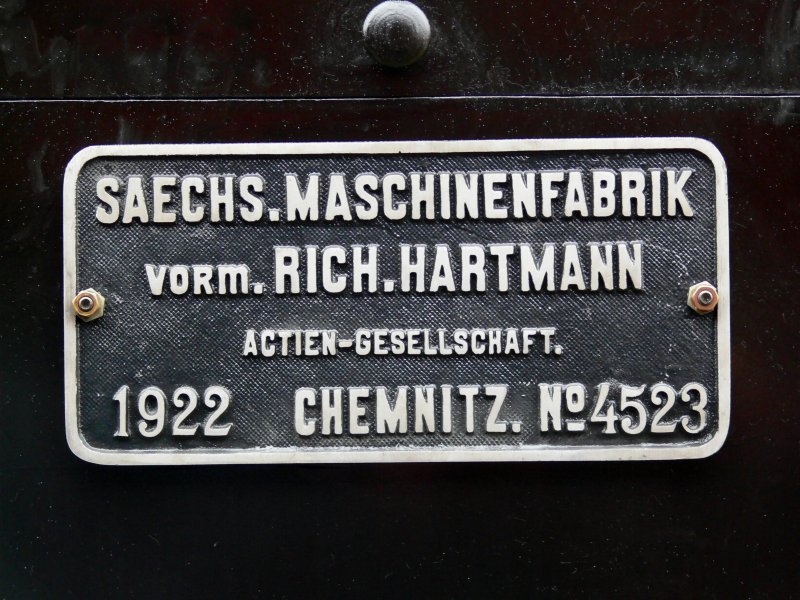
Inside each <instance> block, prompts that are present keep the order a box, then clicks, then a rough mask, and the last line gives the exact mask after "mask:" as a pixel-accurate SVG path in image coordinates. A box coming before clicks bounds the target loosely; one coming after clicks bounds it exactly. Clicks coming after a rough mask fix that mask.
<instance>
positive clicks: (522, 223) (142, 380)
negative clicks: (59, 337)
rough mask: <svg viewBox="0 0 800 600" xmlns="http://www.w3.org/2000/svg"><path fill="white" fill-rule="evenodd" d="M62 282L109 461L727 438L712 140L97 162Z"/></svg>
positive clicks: (82, 389) (465, 453)
mask: <svg viewBox="0 0 800 600" xmlns="http://www.w3.org/2000/svg"><path fill="white" fill-rule="evenodd" d="M703 282H705V284H704V285H705V287H707V288H708V289H706V290H704V293H703V294H701V296H702V298H701V301H702V302H704V303H705V304H702V305H701V304H698V299H697V297H698V296H697V294H695V298H694V304H695V306H696V307H697V308H698V309H699V310H700V311H703V310H705V311H706V312H705V314H700V312H698V311H697V310H694V309H693V308H692V307H691V306H689V304H690V303H691V298H690V299H689V300H690V302H687V296H690V295H691V294H690V290H692V291H696V288H694V289H693V288H692V286H695V285H696V284H699V283H703ZM64 288H65V303H64V309H65V315H64V318H65V366H66V426H67V438H68V440H69V444H70V447H71V448H72V449H73V451H74V452H75V453H76V454H77V455H78V456H80V457H81V458H84V459H86V460H89V461H92V462H99V463H106V464H141V463H148V464H162V463H179V464H186V463H239V462H241V463H245V462H267V463H273V462H274V463H278V462H357V461H358V462H364V461H464V460H584V459H589V460H593V459H597V460H619V459H673V458H696V457H703V456H708V455H709V454H712V453H713V452H715V451H716V450H717V449H718V448H719V447H720V446H721V444H722V442H723V440H724V439H725V435H726V433H727V429H728V421H729V415H730V391H729V388H730V356H729V325H728V313H729V301H730V298H729V286H728V242H727V189H726V174H725V165H724V162H723V160H722V157H721V156H720V154H719V152H718V151H717V150H716V149H715V148H714V146H713V145H712V144H710V143H709V142H706V141H703V140H697V139H691V138H652V139H578V140H503V141H470V142H464V141H458V142H396V143H395V142H388V143H326V144H317V143H313V144H312V143H310V144H247V145H170V146H102V147H91V148H87V149H85V150H83V151H81V152H79V153H78V155H77V156H76V157H75V158H74V159H73V160H72V162H71V163H70V164H69V166H68V167H67V170H66V176H65V183H64ZM89 289H92V290H95V292H86V293H85V294H84V295H83V296H79V297H78V298H77V301H76V305H77V308H76V307H75V306H74V305H73V300H75V299H76V294H78V293H79V292H81V291H84V290H89ZM701 291H703V290H701ZM717 292H718V295H717ZM87 295H88V297H89V300H86V299H85V297H86V296H87ZM717 298H719V304H718V305H717V306H716V309H715V310H707V309H713V307H714V302H715V301H716V300H717ZM103 300H104V301H105V304H104V306H103V311H102V315H101V316H99V317H97V314H98V309H99V308H100V304H101V303H102V301H103ZM76 311H77V312H81V313H83V316H84V317H85V316H86V315H87V314H88V315H89V316H96V317H97V318H95V319H93V320H88V321H85V320H83V319H82V318H79V317H78V316H76Z"/></svg>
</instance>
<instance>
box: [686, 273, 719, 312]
mask: <svg viewBox="0 0 800 600" xmlns="http://www.w3.org/2000/svg"><path fill="white" fill-rule="evenodd" d="M686 303H687V304H688V305H689V307H690V308H691V309H692V310H694V311H695V312H696V313H698V314H701V315H705V314H707V313H710V312H712V311H713V310H714V309H715V308H716V307H717V304H718V303H719V293H718V292H717V288H715V287H714V286H713V285H711V284H710V283H709V282H708V281H701V282H700V283H695V284H694V285H693V286H692V287H690V288H689V294H688V296H687V298H686Z"/></svg>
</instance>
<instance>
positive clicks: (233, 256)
mask: <svg viewBox="0 0 800 600" xmlns="http://www.w3.org/2000/svg"><path fill="white" fill-rule="evenodd" d="M578 167H582V168H584V169H595V168H603V167H607V168H612V169H621V168H639V169H645V170H646V169H650V168H664V167H677V168H682V167H689V168H691V169H693V170H694V171H695V173H694V175H693V176H692V177H691V178H690V179H689V183H688V185H687V187H686V191H687V196H688V197H689V199H690V201H691V202H692V206H693V208H694V210H695V216H694V217H693V218H691V219H687V218H674V219H672V218H660V219H655V218H645V219H624V218H621V217H619V216H615V217H613V218H610V219H597V220H590V219H569V220H567V219H560V218H553V219H551V220H544V221H542V220H533V221H527V222H518V221H511V220H509V221H489V222H487V221H449V222H444V221H437V222H424V221H422V222H412V221H403V222H399V223H397V222H391V223H390V222H388V221H386V220H385V219H384V218H383V217H379V218H378V219H377V220H375V221H371V222H366V223H365V222H358V221H353V222H350V223H345V224H342V223H336V224H335V225H334V224H330V223H328V224H325V223H314V224H310V223H302V224H298V223H287V222H285V221H281V222H280V223H270V222H269V221H268V220H266V219H265V220H264V221H262V222H260V223H257V224H248V223H243V222H241V221H239V222H237V223H235V224H209V223H207V222H203V223H201V224H195V225H187V224H184V223H180V222H179V223H177V224H175V225H167V226H156V225H153V224H148V225H139V224H133V225H114V226H103V225H100V224H99V223H98V222H97V221H96V220H95V218H94V209H95V206H96V203H97V199H96V197H95V182H96V181H97V178H98V177H100V176H104V175H116V176H118V177H124V176H126V175H130V174H136V175H142V176H144V181H145V182H146V185H147V182H148V179H149V178H150V176H151V175H153V174H160V175H170V174H172V175H188V174H204V175H208V174H212V173H216V174H237V175H243V174H248V173H260V174H261V175H263V177H264V180H265V182H266V185H267V187H266V189H265V194H264V195H265V196H266V197H267V198H268V199H272V201H271V203H268V208H269V207H277V208H282V207H283V204H284V202H283V200H284V196H283V194H284V191H283V181H284V178H283V173H285V172H295V173H298V174H300V175H301V176H303V175H306V174H308V173H310V172H319V173H322V174H327V173H331V172H344V173H345V174H346V175H347V179H348V181H349V180H350V178H351V177H352V176H353V175H355V174H357V173H360V172H369V171H371V172H374V173H377V174H378V175H381V174H383V173H388V172H392V171H399V172H402V173H408V172H411V171H470V170H480V171H485V170H509V171H511V170H524V169H534V170H540V169H556V168H558V169H571V168H578ZM323 189H324V188H323ZM76 199H77V236H76V237H77V270H78V277H77V284H78V289H82V288H86V287H95V288H97V289H98V290H101V291H102V292H103V293H104V295H105V297H106V299H107V305H106V315H105V316H104V317H103V318H102V319H100V320H98V321H95V322H92V323H88V324H85V323H81V324H80V325H79V346H78V359H79V368H78V381H79V390H78V405H79V427H80V430H81V432H82V434H83V436H84V437H85V439H86V441H87V443H89V444H90V445H91V446H94V447H97V448H113V449H154V448H169V447H179V448H227V449H235V448H253V447H257V446H274V447H295V446H304V447H311V446H336V447H343V446H359V447H409V446H411V447H414V446H419V447H427V446H431V445H445V444H446V445H450V446H454V445H463V446H476V445H488V446H506V447H508V446H515V445H523V444H525V445H527V444H550V445H559V444H569V445H587V446H590V445H603V444H621V445H636V444H641V443H661V444H670V443H680V444H686V443H693V444H700V443H703V442H704V441H707V440H708V439H709V438H710V437H711V435H712V434H713V433H714V432H715V431H716V429H717V426H718V404H717V401H718V399H717V383H718V382H717V364H716V358H717V353H716V335H717V332H716V325H715V323H716V319H715V318H714V317H713V316H711V317H699V316H697V315H695V314H694V313H692V312H691V311H690V310H689V309H688V308H687V307H686V290H687V288H688V287H689V286H690V285H691V284H692V283H695V282H697V281H701V280H709V281H712V282H715V281H716V253H715V248H716V239H715V188H714V171H713V166H712V165H711V163H710V161H709V160H708V159H707V158H706V157H705V156H703V155H701V154H699V153H696V152H693V151H684V150H681V151H644V150H639V151H629V152H541V153H534V152H518V153H501V154H463V155H404V156H373V155H351V156H345V157H341V156H340V157H330V156H291V157H278V156H273V157H270V156H265V157H253V156H242V157H236V156H225V157H203V158H186V157H164V158H152V157H145V158H127V157H126V158H98V159H95V160H92V161H90V162H89V163H87V165H86V166H85V167H84V168H83V170H82V172H81V173H80V175H79V178H78V193H77V196H76ZM558 206H560V203H556V204H555V207H558ZM557 214H558V211H557V210H556V215H557ZM284 218H285V215H284ZM616 240H624V241H630V240H642V241H644V251H643V256H644V268H643V272H644V290H642V291H640V292H636V291H631V290H627V291H614V292H574V291H572V292H567V293H561V292H555V293H521V292H519V291H518V290H515V289H514V286H513V283H512V287H511V291H510V292H508V293H499V292H497V291H496V286H495V285H493V284H492V281H493V278H492V276H491V275H490V277H489V279H488V281H487V291H486V292H485V293H469V294H464V293H461V292H458V293H454V294H448V293H437V294H416V293H414V294H408V293H398V292H393V293H389V294H387V293H383V292H381V291H379V292H378V293H376V294H350V293H345V294H340V295H329V294H326V293H324V292H321V293H318V294H316V295H313V296H308V295H300V296H283V297H276V296H274V295H272V293H271V289H272V287H273V285H272V281H273V280H272V277H271V268H270V267H271V264H272V261H273V258H272V252H273V246H274V245H286V244H290V245H304V244H316V245H319V246H324V245H328V244H342V245H345V246H346V245H348V244H354V243H361V244H365V243H377V244H380V245H381V255H382V257H385V258H383V260H382V261H381V263H382V266H381V275H382V276H383V277H391V278H394V279H398V273H396V272H392V270H393V269H394V268H395V265H397V264H399V259H398V257H399V248H398V244H400V243H427V244H431V245H432V244H435V243H448V244H451V245H454V244H458V243H467V242H473V243H480V244H488V243H497V242H528V243H531V244H534V248H537V247H538V244H541V243H544V242H555V243H557V244H559V245H560V244H561V243H563V242H566V241H573V242H578V243H585V242H588V241H616ZM430 254H431V253H430V252H429V259H430V258H432V257H430ZM557 256H558V254H557ZM387 258H388V260H387ZM145 263H156V264H198V263H204V264H217V263H246V264H248V265H250V267H251V281H264V282H265V283H266V290H267V292H265V294H264V295H263V296H247V297H242V296H239V297H207V298H196V297H192V296H190V295H187V296H183V297H176V296H172V295H168V294H165V295H164V296H162V297H151V295H150V293H149V289H148V284H147V279H146V276H145V272H144V266H143V265H144V264H145ZM492 263H493V261H487V264H488V265H491V264H492ZM516 264H517V262H516V260H512V261H511V263H510V266H511V268H510V281H512V282H513V281H514V280H515V275H516V274H517V273H518V270H517V268H516ZM492 272H493V271H491V270H490V273H492ZM557 272H558V269H557ZM516 278H517V279H518V275H516ZM380 287H381V286H380V282H379V289H380ZM527 326H530V327H539V326H554V327H556V328H557V329H558V333H557V339H556V341H557V342H558V343H560V344H562V345H563V346H564V354H563V355H562V356H558V357H557V356H553V355H551V356H544V355H542V354H539V353H534V354H531V355H528V356H514V357H498V356H469V355H468V356H461V357H458V356H450V357H426V356H417V357H409V356H400V357H398V356H382V357H360V356H357V355H356V354H355V353H354V352H353V351H340V353H339V355H338V356H336V357H313V358H311V357H309V358H305V357H276V358H260V357H247V358H245V357H242V356H241V349H242V342H243V339H244V338H243V334H244V331H245V330H246V329H248V328H255V329H259V330H260V329H262V328H271V329H281V328H287V329H291V328H313V329H338V330H339V332H340V334H341V335H342V336H343V337H349V336H351V335H352V333H353V332H354V331H355V330H356V329H357V328H360V327H367V328H432V329H436V328H446V329H448V330H452V329H454V328H457V327H464V328H472V327H486V328H489V327H499V328H506V327H527ZM573 381H575V382H582V383H584V384H586V385H587V387H588V388H589V389H590V391H592V390H593V388H594V386H595V385H597V384H598V383H600V382H602V381H615V382H621V383H626V384H631V385H633V384H636V385H638V384H654V383H657V382H662V381H663V382H667V383H669V384H671V385H673V387H676V388H677V389H680V387H681V386H683V385H684V384H686V383H687V382H690V381H699V382H701V383H703V384H704V385H706V387H707V388H708V390H709V405H708V411H709V423H708V426H707V428H706V430H705V431H704V433H703V434H702V435H698V436H690V435H688V434H686V433H682V432H681V429H680V428H678V429H677V430H676V432H675V433H674V434H671V435H667V436H664V435H661V436H655V435H652V434H642V435H639V436H626V435H624V434H619V435H615V436H610V435H602V434H600V433H599V427H598V426H593V427H591V428H590V429H589V431H587V432H584V433H582V434H567V433H566V432H561V433H556V434H541V433H539V431H538V422H537V420H538V408H536V410H534V408H535V407H537V406H538V403H534V401H535V400H536V399H537V398H538V392H537V390H536V384H537V383H539V382H550V383H552V382H564V383H567V382H573ZM491 383H505V384H508V385H509V386H510V394H509V395H510V397H509V399H508V400H507V402H506V409H505V411H504V414H503V415H502V418H504V419H509V420H514V419H519V420H522V421H523V430H522V433H521V434H520V435H512V434H511V433H507V434H501V435H498V434H486V433H485V432H482V428H481V426H480V425H481V423H482V422H483V419H484V418H485V415H486V414H487V412H488V409H489V403H488V402H485V403H484V402H477V403H476V423H477V427H476V431H475V433H474V434H464V433H463V426H462V425H461V423H463V408H462V407H463V404H462V403H461V402H459V401H456V400H454V402H453V418H454V432H453V433H452V434H441V433H438V434H435V435H431V434H425V435H416V434H413V433H409V434H405V435H399V434H398V435H383V436H377V435H374V434H371V435H368V436H358V437H350V436H348V435H347V434H346V433H345V435H343V436H331V437H327V438H326V437H322V436H319V435H315V436H312V437H310V438H301V437H300V436H298V435H297V434H295V433H294V426H293V412H292V411H293V396H294V390H295V389H296V388H299V387H304V386H311V387H319V386H325V385H338V386H348V385H365V386H376V385H382V386H387V387H389V388H392V387H394V386H396V385H419V384H451V385H460V384H491ZM212 384H219V385H224V386H226V387H228V388H229V389H230V390H231V391H232V396H233V400H232V405H231V408H230V410H229V411H228V413H227V414H226V417H225V419H224V421H225V422H232V423H233V428H232V430H231V433H230V435H229V436H228V437H226V438H217V439H213V440H209V439H208V438H203V437H202V436H198V437H196V438H184V439H181V440H179V441H176V439H175V438H173V437H171V436H169V435H167V434H166V433H164V434H162V435H160V436H159V437H157V438H155V439H143V438H141V437H140V436H138V435H136V434H135V433H134V434H133V435H132V436H131V437H130V438H128V439H124V440H123V439H119V438H114V437H113V433H114V431H115V428H116V422H117V420H116V419H117V417H116V404H115V403H114V402H113V401H112V399H111V396H112V395H113V394H114V392H115V391H116V390H117V389H118V388H119V387H120V386H121V385H129V386H131V389H132V390H133V392H134V394H135V393H136V392H137V391H138V390H140V389H141V388H142V387H144V386H146V385H157V386H159V387H161V388H162V389H164V390H166V391H167V392H168V393H169V392H170V391H171V390H173V389H174V388H175V387H177V386H178V385H192V386H194V387H195V388H197V389H201V390H202V389H203V388H204V387H206V386H208V385H212ZM613 396H614V394H613V392H612V396H611V397H612V398H613ZM590 397H592V398H593V397H594V394H591V396H590ZM681 404H682V403H681V402H677V403H676V407H675V409H673V411H672V413H671V417H673V418H675V416H678V415H683V414H687V415H691V414H692V412H691V410H690V409H689V408H688V406H685V405H684V406H681ZM345 406H346V402H345ZM409 407H410V411H411V412H410V415H409V423H410V424H411V426H410V429H413V410H412V409H413V402H412V401H411V397H410V398H409ZM651 410H652V406H651ZM370 413H371V411H370V412H368V414H370ZM198 414H200V411H198ZM651 414H652V413H651ZM587 416H588V411H587ZM534 417H537V418H534ZM437 423H438V420H437ZM346 424H347V419H346V418H345V431H346ZM373 429H374V428H373Z"/></svg>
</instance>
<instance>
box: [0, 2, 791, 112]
mask: <svg viewBox="0 0 800 600" xmlns="http://www.w3.org/2000/svg"><path fill="white" fill-rule="evenodd" d="M374 3H375V2H374V1H373V0H345V1H339V0H336V1H331V0H291V1H285V0H271V1H270V0H262V1H253V0H224V1H223V0H215V1H210V2H207V1H203V0H170V1H165V0H121V1H115V2H111V1H109V0H91V1H89V0H56V1H35V0H30V1H28V2H26V1H25V0H6V1H4V2H2V3H0V57H1V58H2V60H1V61H0V97H6V98H21V97H24V98H49V97H53V98H61V97H67V98H89V97H187V98H191V97H205V98H217V97H219V98H225V97H253V98H264V97H271V98H278V97H281V98H283V97H316V98H324V97H347V96H357V97H392V96H442V95H447V96H450V95H454V96H461V95H498V94H502V95H521V94H585V93H592V94H649V93H696V94H707V93H740V94H741V93H796V92H798V91H800V15H798V10H799V9H800V5H798V2H797V0H716V1H715V2H711V1H708V0H683V1H681V2H677V1H661V2H651V1H646V0H571V1H566V0H540V1H536V2H534V1H524V0H453V1H437V0H419V5H420V6H421V7H422V8H423V9H425V11H426V12H427V14H428V16H429V18H430V21H431V26H432V30H433V38H432V41H431V46H430V49H429V52H428V55H427V56H426V57H425V58H424V59H423V60H422V61H421V62H420V63H418V64H416V65H413V66H412V67H410V68H409V69H407V70H405V71H402V72H399V73H398V72H393V71H391V70H386V69H382V68H379V67H377V66H375V65H374V63H373V62H372V61H371V60H370V59H369V57H368V55H367V53H366V52H365V51H364V49H363V46H362V42H361V25H362V22H363V20H364V17H365V16H366V14H367V13H368V12H369V9H370V8H371V7H372V6H373V4H374Z"/></svg>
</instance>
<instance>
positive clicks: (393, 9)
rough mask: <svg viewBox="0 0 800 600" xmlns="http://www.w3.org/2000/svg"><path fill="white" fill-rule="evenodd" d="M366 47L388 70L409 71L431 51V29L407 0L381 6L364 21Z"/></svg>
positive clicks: (392, 1)
mask: <svg viewBox="0 0 800 600" xmlns="http://www.w3.org/2000/svg"><path fill="white" fill-rule="evenodd" d="M362 31H363V34H364V45H365V46H366V49H367V52H369V54H370V56H372V58H373V59H375V61H377V62H378V63H380V64H382V65H384V66H386V67H395V68H397V67H406V66H408V65H410V64H412V63H415V62H416V61H418V60H419V59H420V58H422V56H423V55H424V54H425V51H426V50H427V49H428V43H429V42H430V39H431V26H430V23H429V22H428V17H426V16H425V13H424V12H422V10H420V8H419V7H418V6H416V5H415V4H412V3H411V2H406V1H404V0H389V1H387V2H381V3H380V4H378V5H377V6H376V7H375V8H373V9H372V10H371V11H370V12H369V14H368V15H367V18H366V19H364V27H363V30H362Z"/></svg>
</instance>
